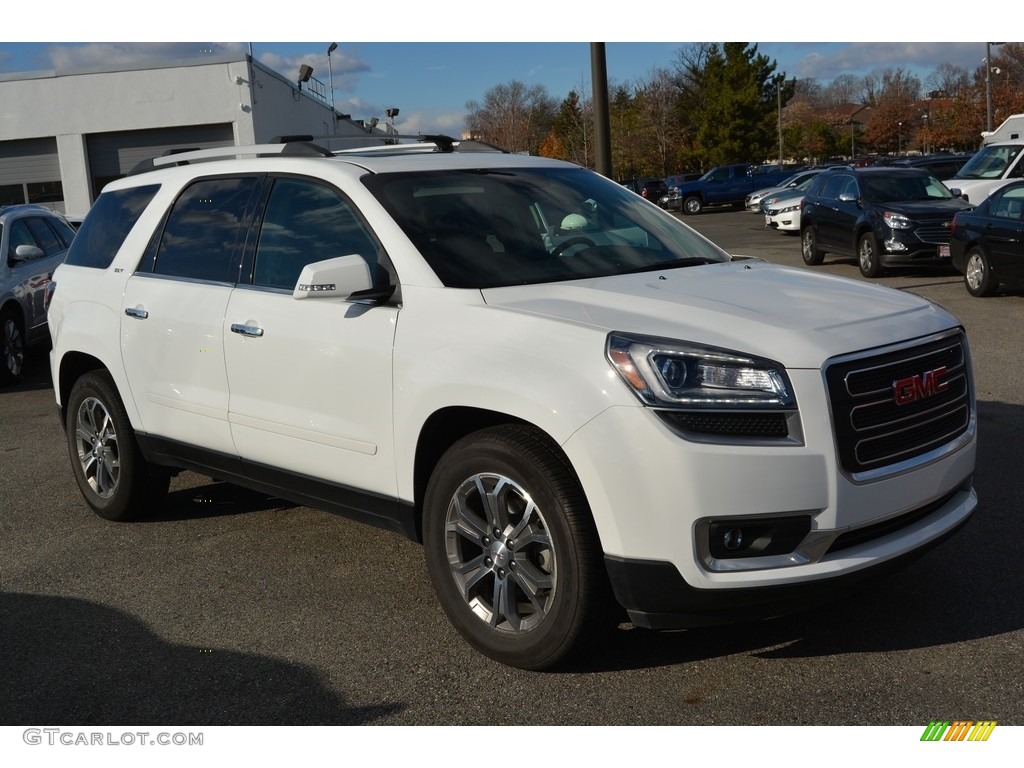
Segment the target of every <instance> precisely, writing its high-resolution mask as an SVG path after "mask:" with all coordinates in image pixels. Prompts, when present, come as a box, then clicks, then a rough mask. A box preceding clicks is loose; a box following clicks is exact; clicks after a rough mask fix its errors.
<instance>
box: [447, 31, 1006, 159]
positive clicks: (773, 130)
mask: <svg viewBox="0 0 1024 768" xmlns="http://www.w3.org/2000/svg"><path fill="white" fill-rule="evenodd" d="M989 98H991V104H992V114H993V127H998V125H999V123H1000V122H1002V120H1003V119H1004V118H1005V117H1007V116H1008V115H1011V114H1015V113H1020V112H1024V44H1022V43H1002V44H1000V45H999V46H997V47H996V46H994V47H993V48H992V60H991V61H990V62H988V61H982V64H981V65H979V66H978V67H977V68H975V70H974V71H968V70H967V69H964V68H963V67H959V66H957V65H953V64H941V65H940V66H939V67H937V68H936V69H935V71H934V72H932V73H931V74H930V75H929V76H928V77H927V78H925V80H924V82H922V81H921V79H920V78H918V77H917V76H916V75H914V74H912V73H911V72H909V71H908V70H906V69H903V68H890V69H884V70H880V71H877V72H874V73H872V74H869V75H867V76H865V77H854V76H852V75H840V76H839V77H836V78H835V79H833V80H832V81H831V82H829V83H821V82H819V81H817V80H814V79H802V80H798V79H795V78H790V77H787V75H786V73H785V72H780V71H778V67H777V65H776V62H775V61H774V60H770V59H769V58H768V57H766V56H765V55H763V54H761V53H759V52H758V50H757V45H756V44H751V43H693V44H689V45H686V46H684V47H682V48H680V49H679V50H678V51H677V52H676V55H675V57H674V60H673V61H672V62H671V64H670V65H669V66H667V67H660V68H654V69H652V70H651V72H650V73H649V74H648V75H647V76H646V77H645V78H641V79H639V80H637V81H635V82H630V83H612V84H610V86H609V122H610V128H611V143H612V148H611V149H612V165H613V169H614V173H615V176H616V177H618V178H627V177H639V176H667V175H670V174H672V173H682V172H696V171H706V170H708V169H709V168H711V167H713V166H715V165H719V164H722V163H730V162H770V161H772V160H779V159H782V160H784V161H787V162H800V163H819V162H825V161H830V160H838V159H843V160H849V159H851V158H852V157H853V156H863V155H876V154H898V153H907V152H915V153H917V152H922V153H928V152H938V151H974V150H975V149H977V148H978V146H979V145H980V143H981V132H982V131H983V130H985V128H986V122H987V115H988V100H989ZM466 110H467V112H468V115H467V127H468V129H469V131H470V133H471V134H473V136H474V137H476V138H479V139H482V140H484V141H488V142H491V143H493V144H496V145H498V146H500V147H503V148H504V149H507V150H509V151H512V152H529V153H530V154H536V155H542V156H544V157H552V158H558V159H563V160H570V161H572V162H575V163H578V164H579V165H583V166H587V167H594V154H595V152H594V138H593V125H594V121H593V104H592V102H591V99H590V98H589V96H588V95H587V94H586V89H585V88H583V87H581V88H580V89H578V90H576V89H573V90H571V91H570V92H569V93H568V94H567V95H566V96H565V97H564V98H562V99H561V101H559V100H558V99H556V98H554V97H552V96H551V95H550V94H549V93H548V92H547V89H546V88H545V87H544V86H542V85H532V86H527V85H525V84H523V83H521V82H519V81H516V80H513V81H512V82H509V83H505V84H501V85H497V86H494V87H493V88H491V89H489V90H488V91H487V92H486V93H485V94H484V96H483V99H482V100H481V101H477V100H473V101H469V102H467V104H466ZM780 133H781V141H780ZM780 144H781V146H780Z"/></svg>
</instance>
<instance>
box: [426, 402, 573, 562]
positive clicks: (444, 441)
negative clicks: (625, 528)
mask: <svg viewBox="0 0 1024 768" xmlns="http://www.w3.org/2000/svg"><path fill="white" fill-rule="evenodd" d="M502 425H508V426H519V427H522V428H524V429H527V430H530V431H532V432H533V433H534V434H535V435H536V436H537V437H538V438H540V439H541V440H543V441H544V442H545V443H547V445H548V447H549V448H550V449H551V450H552V451H554V452H555V453H557V454H559V455H560V456H561V457H562V458H563V459H564V461H565V465H566V466H567V467H568V468H569V471H570V472H571V473H572V476H573V478H574V479H575V481H576V482H577V483H578V484H579V486H580V492H581V493H583V494H584V497H585V495H586V494H585V492H584V491H583V484H582V483H581V482H580V479H579V476H578V475H577V474H576V471H575V469H573V467H572V462H570V461H569V457H568V456H567V455H566V453H565V451H564V450H562V448H561V446H560V445H558V443H557V441H556V440H555V439H554V438H552V437H551V435H549V434H548V433H547V432H545V431H544V430H543V429H541V428H540V427H538V426H537V425H535V424H532V423H530V422H529V421H526V420H524V419H521V418H518V417H516V416H512V415H511V414H507V413H501V412H499V411H491V410H487V409H484V408H476V407H470V406H449V407H446V408H442V409H440V410H438V411H435V412H434V413H432V414H431V415H430V416H429V417H428V418H427V420H426V421H425V422H424V424H423V427H422V429H421V430H420V434H419V438H418V440H417V442H416V453H415V463H414V468H413V491H414V496H415V499H414V503H415V508H416V520H415V522H416V536H417V538H418V540H419V541H421V542H422V541H423V500H424V497H425V495H426V490H427V483H429V482H430V476H431V474H432V473H433V471H434V468H435V467H436V466H437V463H438V462H439V461H440V459H441V456H442V455H444V452H445V451H447V450H448V448H450V447H451V446H452V445H454V444H455V443H456V442H458V441H459V440H461V439H462V438H463V437H465V436H466V435H470V434H472V433H473V432H479V431H480V430H482V429H488V428H490V427H497V426H502Z"/></svg>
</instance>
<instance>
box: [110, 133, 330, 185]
mask: <svg viewBox="0 0 1024 768" xmlns="http://www.w3.org/2000/svg"><path fill="white" fill-rule="evenodd" d="M285 138H292V137H285ZM274 155H278V156H287V157H331V156H332V153H331V152H330V150H327V149H324V148H323V147H321V146H318V145H316V144H313V143H311V142H309V141H301V140H299V141H288V142H287V143H282V144H252V145H248V146H240V147H213V148H212V149H169V150H167V151H166V152H164V153H163V154H162V155H160V156H159V157H153V158H150V159H149V160H143V161H142V162H141V163H139V164H138V165H136V166H135V167H134V168H132V169H131V170H130V171H129V172H128V175H129V176H135V175H136V174H139V173H146V172H148V171H154V170H156V169H158V168H166V167H168V166H172V165H189V164H191V163H194V162H203V161H208V160H223V159H225V158H229V157H269V156H274Z"/></svg>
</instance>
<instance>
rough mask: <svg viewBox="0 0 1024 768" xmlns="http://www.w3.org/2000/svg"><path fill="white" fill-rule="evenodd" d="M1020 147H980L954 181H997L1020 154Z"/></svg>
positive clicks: (1018, 145) (1017, 145)
mask: <svg viewBox="0 0 1024 768" xmlns="http://www.w3.org/2000/svg"><path fill="white" fill-rule="evenodd" d="M1021 148H1022V145H1020V144H1016V145H1012V146H1001V147H999V146H995V145H992V146H988V147H982V148H981V149H980V150H978V152H977V153H976V154H975V155H974V157H972V158H971V159H970V160H968V161H967V162H966V163H965V164H964V167H963V168H961V169H960V172H959V173H957V175H956V176H954V177H953V178H954V179H998V178H1001V177H1002V175H1003V173H1005V172H1006V169H1007V168H1009V167H1010V164H1011V163H1012V162H1013V160H1014V158H1016V157H1017V155H1019V154H1020V151H1021Z"/></svg>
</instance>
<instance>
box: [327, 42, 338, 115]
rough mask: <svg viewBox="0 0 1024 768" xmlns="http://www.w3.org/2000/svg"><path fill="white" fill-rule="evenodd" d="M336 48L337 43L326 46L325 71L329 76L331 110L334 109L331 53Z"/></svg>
mask: <svg viewBox="0 0 1024 768" xmlns="http://www.w3.org/2000/svg"><path fill="white" fill-rule="evenodd" d="M336 50H338V44H337V43H331V44H330V45H329V46H328V47H327V72H328V74H330V76H331V112H333V111H334V67H332V66H331V54H332V53H334V52H335V51H336Z"/></svg>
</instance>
